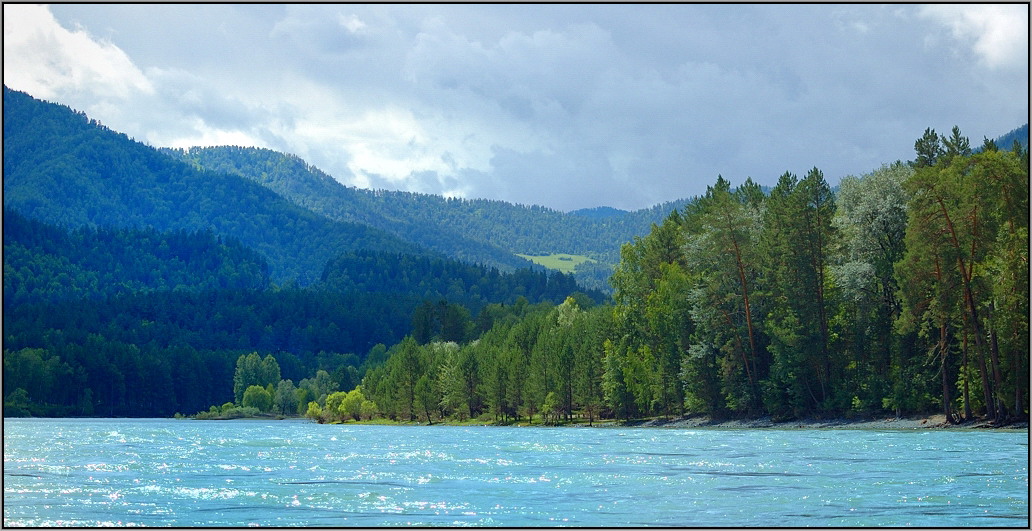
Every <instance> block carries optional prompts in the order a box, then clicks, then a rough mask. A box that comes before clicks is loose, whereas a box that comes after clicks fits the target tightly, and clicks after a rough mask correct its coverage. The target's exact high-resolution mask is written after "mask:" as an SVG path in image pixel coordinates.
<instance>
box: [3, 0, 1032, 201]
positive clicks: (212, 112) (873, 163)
mask: <svg viewBox="0 0 1032 531" xmlns="http://www.w3.org/2000/svg"><path fill="white" fill-rule="evenodd" d="M3 9H4V17H3V18H4V84H5V85H7V86H8V87H10V88H12V89H16V90H21V91H25V92H27V93H29V94H31V95H32V96H35V97H37V98H41V99H45V100H48V101H54V102H57V103H61V104H64V105H68V106H69V107H72V108H74V109H76V110H81V111H84V112H86V113H87V114H88V115H89V116H90V117H92V118H95V119H97V120H99V121H100V122H102V123H104V124H105V125H107V126H108V127H110V128H112V129H114V130H117V131H121V132H124V133H126V134H128V135H129V136H131V137H133V138H135V139H137V140H139V141H142V142H146V143H148V144H150V145H152V146H156V147H165V146H170V147H189V146H195V145H239V146H258V147H264V148H269V149H273V150H276V151H282V152H286V153H292V154H295V155H297V156H299V157H301V158H303V159H305V160H306V161H307V162H309V163H310V164H312V165H315V166H316V167H318V168H320V169H322V170H323V171H325V172H327V173H329V174H330V175H332V176H333V177H335V178H336V179H337V180H339V181H341V182H342V183H344V184H347V185H349V186H358V187H362V188H373V189H390V190H407V191H413V192H424V193H434V194H442V195H446V196H449V197H466V198H487V199H499V200H504V201H509V202H513V203H520V204H527V205H529V204H535V205H543V206H546V207H550V208H554V209H557V210H562V211H568V210H573V209H578V208H590V207H596V206H611V207H615V208H622V209H628V210H634V209H639V208H646V207H649V206H652V205H655V204H657V203H661V202H664V201H671V200H675V199H681V198H686V197H692V196H695V195H699V194H703V193H705V190H706V186H708V185H711V184H713V182H714V181H715V180H716V177H717V175H718V174H719V175H723V176H724V177H725V178H727V179H728V180H730V181H731V182H732V184H735V185H737V184H740V183H741V182H743V181H744V180H745V179H746V178H747V177H751V178H752V179H753V180H754V181H756V182H759V183H760V184H767V185H773V184H775V183H776V182H777V179H778V177H779V176H780V175H781V174H783V173H784V172H786V171H789V172H792V173H795V174H797V175H799V176H800V177H802V176H803V175H805V174H806V173H807V172H808V171H809V170H810V169H811V168H813V167H817V168H819V169H820V170H821V171H822V172H823V173H824V176H825V178H826V179H827V180H828V181H829V183H831V184H832V185H834V184H835V183H837V182H838V181H839V180H840V179H841V178H842V177H844V176H846V175H863V174H865V173H868V172H870V171H873V170H875V169H877V168H878V167H880V166H881V165H882V164H885V163H891V162H893V161H896V160H910V159H913V158H914V152H913V145H914V141H915V140H916V139H917V138H918V137H920V136H921V134H922V133H923V132H924V130H925V128H927V127H931V128H933V129H935V130H936V131H937V132H939V133H947V134H948V133H949V130H950V129H951V128H952V127H953V126H954V125H957V126H959V127H960V128H961V131H962V133H963V134H964V135H965V136H968V137H969V138H970V139H971V143H972V145H973V146H977V145H981V141H982V138H983V137H988V138H995V137H998V136H1000V135H1002V134H1004V133H1007V132H1009V131H1010V130H1012V129H1014V128H1016V127H1018V126H1020V125H1022V124H1024V123H1026V122H1028V115H1029V107H1028V104H1029V90H1028V79H1029V77H1028V76H1029V71H1028V66H1029V58H1028V50H1029V45H1028V34H1029V33H1028V20H1029V11H1028V10H1029V6H1028V4H1000V5H991V4H969V5H949V4H937V5H912V4H906V5H899V4H891V5H871V4H857V5H848V4H834V5H805V4H803V5H791V4H788V5H786V4H776V5H774V4H772V5H762V4H760V5H735V4H717V5H701V4H681V5H632V4H618V5H613V4H610V5H605V4H603V5H576V4H566V5H525V4H524V5H519V4H517V5H461V4H448V5H390V4H376V5H358V4H343V5H296V4H287V5H271V4H262V5H230V4H224V5H220V4H192V5H161V4H157V5H155V4H128V5H125V4H123V5H110V4H97V5H86V4H59V5H51V6H37V5H27V4H4V6H3Z"/></svg>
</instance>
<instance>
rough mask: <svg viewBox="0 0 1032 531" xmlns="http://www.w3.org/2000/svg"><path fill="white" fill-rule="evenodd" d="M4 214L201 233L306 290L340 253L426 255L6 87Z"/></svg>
mask: <svg viewBox="0 0 1032 531" xmlns="http://www.w3.org/2000/svg"><path fill="white" fill-rule="evenodd" d="M4 207H5V208H8V209H12V210H15V211H18V212H20V213H22V214H24V215H25V216H27V217H31V218H34V219H38V220H41V221H45V222H49V223H53V224H56V225H60V226H65V227H81V226H87V227H100V226H107V227H125V228H144V227H149V228H154V229H156V230H159V231H170V230H187V231H197V230H211V231H212V232H213V233H214V234H216V235H220V236H227V237H232V238H235V239H236V240H238V241H240V242H241V243H242V244H244V245H245V246H247V247H250V248H252V249H254V250H256V251H257V252H258V253H259V254H261V255H262V256H263V257H264V258H265V259H266V260H267V261H268V262H269V266H270V276H271V278H272V280H273V281H274V282H278V283H282V282H287V281H293V280H296V281H297V282H299V283H300V284H302V285H304V284H307V283H310V282H312V281H314V280H315V279H316V278H318V276H319V273H320V271H321V270H322V266H323V264H324V263H326V261H327V260H329V259H331V258H333V257H335V256H337V255H339V254H340V253H343V252H347V251H353V250H360V249H370V250H380V251H391V252H403V253H416V254H422V253H426V252H428V251H427V250H426V249H425V248H422V247H420V246H418V245H415V244H412V243H409V242H406V241H403V240H402V239H400V238H398V237H396V236H393V235H391V234H388V233H385V232H383V231H381V230H378V229H376V228H373V227H370V226H368V225H362V224H358V223H351V222H346V221H337V220H330V219H327V218H326V217H324V216H321V215H319V214H316V213H314V212H312V211H310V210H307V209H305V208H302V207H300V206H298V205H296V204H293V203H291V202H290V201H287V200H286V199H284V198H282V197H280V196H279V195H277V194H276V193H275V192H273V191H271V190H269V189H267V188H265V187H263V186H261V185H259V184H257V183H254V182H253V181H250V180H248V179H242V178H240V177H239V176H237V175H230V174H226V173H218V172H209V171H204V170H200V169H197V168H195V167H191V166H189V165H187V164H185V163H182V162H177V161H174V160H172V159H170V158H169V157H167V156H165V155H163V154H161V153H160V152H158V151H157V150H155V149H153V148H151V147H149V146H146V145H144V144H141V143H139V142H136V141H133V140H131V139H129V138H128V137H127V136H126V135H124V134H121V133H117V132H114V131H111V130H110V129H107V128H106V127H104V126H102V125H100V124H99V123H97V122H96V121H93V120H91V119H89V118H88V117H86V115H85V114H82V113H76V112H74V111H72V110H71V109H69V108H68V107H65V106H63V105H57V104H53V103H47V102H43V101H39V100H36V99H34V98H32V97H30V96H29V95H27V94H25V93H22V92H17V91H13V90H10V89H8V88H6V87H5V88H4Z"/></svg>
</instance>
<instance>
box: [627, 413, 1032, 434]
mask: <svg viewBox="0 0 1032 531" xmlns="http://www.w3.org/2000/svg"><path fill="white" fill-rule="evenodd" d="M607 425H609V426H614V427H616V426H621V427H656V428H724V429H734V428H774V429H847V430H917V429H1006V430H1024V431H1028V421H1027V420H1023V421H1018V422H1011V423H1007V424H1003V425H995V424H993V423H992V422H990V421H987V420H977V419H976V420H970V421H966V422H962V423H960V424H949V423H947V422H946V417H945V416H944V415H929V416H911V417H901V418H895V417H886V418H864V419H849V418H835V419H801V420H800V419H797V420H789V421H783V422H775V421H774V420H772V419H771V418H770V417H761V418H757V419H731V420H713V419H710V418H709V417H706V416H703V415H694V416H688V417H681V418H673V419H650V420H642V421H628V422H620V423H611V424H607Z"/></svg>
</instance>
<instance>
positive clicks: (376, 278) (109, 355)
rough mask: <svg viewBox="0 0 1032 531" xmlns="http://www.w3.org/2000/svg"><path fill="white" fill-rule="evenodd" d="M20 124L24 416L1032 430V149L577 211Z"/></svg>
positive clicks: (17, 98)
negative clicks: (580, 262)
mask: <svg viewBox="0 0 1032 531" xmlns="http://www.w3.org/2000/svg"><path fill="white" fill-rule="evenodd" d="M4 109H5V112H4V221H5V223H4V224H3V232H4V312H3V349H4V352H3V364H4V368H3V371H4V384H3V394H4V414H5V415H7V416H12V415H36V416H79V415H86V416H171V415H173V414H175V413H184V414H191V413H195V412H200V413H201V414H202V416H208V417H210V418H225V417H233V416H241V415H247V414H252V413H254V412H256V411H257V412H263V413H270V414H281V415H291V414H307V415H309V416H311V417H313V418H317V419H319V420H320V421H344V420H348V419H368V418H373V417H377V418H389V419H395V420H403V421H420V422H439V421H442V420H463V419H486V420H493V421H497V422H502V423H506V422H513V421H524V420H533V421H535V422H546V423H560V422H567V421H572V420H577V421H580V420H581V419H583V420H586V421H587V422H589V423H590V422H594V421H595V420H597V419H631V418H641V417H656V416H662V417H675V416H680V415H685V414H704V415H709V416H711V417H715V418H727V417H755V416H768V415H769V416H771V417H773V418H776V419H792V418H802V417H810V416H850V415H861V416H862V415H907V414H915V413H929V412H942V413H943V414H945V415H946V418H947V419H948V420H949V421H951V422H959V421H961V420H964V419H970V418H974V417H986V418H989V419H992V420H997V421H1004V420H1006V419H1009V418H1016V417H1027V415H1028V401H1029V394H1030V393H1029V385H1028V384H1029V350H1028V335H1029V330H1028V316H1029V307H1028V303H1029V288H1028V280H1029V270H1028V248H1029V244H1028V222H1029V212H1028V198H1029V187H1028V165H1029V162H1028V148H1027V126H1023V127H1024V128H1023V129H1018V130H1015V131H1013V132H1012V133H1009V134H1008V135H1009V136H1008V137H1007V138H1012V137H1013V138H1022V137H1021V132H1022V131H1024V137H1023V138H1025V140H1024V143H1021V142H1018V141H1014V143H1013V145H1012V146H1011V147H1010V148H1001V147H997V145H996V143H995V142H993V141H991V140H988V139H985V140H984V141H983V143H982V145H981V146H978V147H976V148H972V147H971V145H970V142H969V140H968V139H967V138H966V137H964V136H963V135H962V134H961V132H960V130H959V128H956V127H955V128H954V129H953V130H952V131H951V134H949V135H939V134H937V133H936V132H935V131H934V130H932V129H928V130H926V131H925V132H924V135H923V136H921V137H920V138H919V139H917V141H916V142H915V144H914V150H915V151H914V152H915V158H914V160H912V161H907V162H903V161H898V162H895V163H892V164H886V165H884V166H882V167H881V168H878V169H876V170H874V171H872V172H870V173H868V174H866V175H862V176H859V177H853V176H849V177H845V178H843V179H842V180H841V182H840V183H839V185H838V186H837V187H836V188H834V189H833V188H831V187H830V186H829V185H828V183H827V181H826V180H825V178H824V176H823V174H822V172H821V171H820V170H819V169H817V168H813V169H812V170H810V171H809V172H807V174H806V175H804V176H802V177H801V178H800V177H799V176H797V175H794V174H792V173H790V172H786V173H784V174H783V175H781V177H780V179H779V180H778V182H777V185H776V186H774V187H773V188H769V189H768V188H762V187H760V186H759V185H757V184H756V183H755V182H754V181H752V180H751V179H746V180H745V182H743V183H742V184H740V185H738V186H732V184H731V182H730V181H728V180H727V179H724V178H723V177H720V176H718V177H717V178H716V180H715V182H714V184H713V185H711V186H709V187H708V189H707V192H706V193H705V194H704V195H702V196H700V197H695V198H691V199H687V200H681V201H674V202H670V203H665V204H664V205H658V206H657V207H654V208H653V209H649V210H646V211H639V212H633V213H627V212H622V211H616V210H613V209H605V208H600V209H594V210H589V211H584V212H580V213H569V214H562V213H559V212H554V211H549V210H548V209H542V208H541V207H522V206H515V205H508V204H505V203H501V202H497V201H482V200H447V199H444V198H440V197H434V196H424V195H420V194H404V193H400V192H397V193H396V192H385V191H359V190H355V189H352V188H347V187H344V186H342V185H340V184H339V183H337V182H336V181H334V180H333V179H332V178H331V177H329V176H327V175H325V174H323V173H321V172H319V171H318V170H317V169H316V168H314V167H311V166H309V165H307V164H305V163H304V162H303V161H301V160H300V159H298V158H296V157H292V156H288V155H283V154H278V153H275V152H271V151H268V150H255V149H251V148H231V147H224V148H209V149H203V150H201V149H190V150H182V151H173V150H156V149H153V148H151V147H149V146H146V145H143V144H140V143H138V142H135V141H133V140H131V139H129V138H127V137H125V135H122V134H119V133H117V132H114V131H111V130H109V129H107V128H105V127H104V126H103V125H101V124H99V123H96V122H95V121H93V120H91V119H89V118H88V117H86V116H85V114H82V113H77V112H74V111H72V110H71V109H68V108H67V107H64V106H60V105H56V104H51V103H47V102H42V101H39V100H35V99H33V98H31V97H29V96H28V95H26V94H24V93H19V92H15V91H11V90H9V89H7V88H6V87H5V91H4ZM659 212H662V213H663V215H662V216H658V217H657V213H659ZM437 218H439V219H438V221H436V222H435V221H433V219H437ZM441 220H445V221H447V223H452V224H453V225H454V226H453V228H451V229H443V228H441V227H444V226H445V224H444V221H441ZM650 220H651V221H650ZM642 223H644V224H645V226H646V227H648V224H649V223H651V229H648V228H646V229H645V230H644V231H641V232H637V230H638V229H636V228H635V227H638V226H640V225H641V224H642ZM614 234H620V235H623V236H620V238H622V239H615V240H611V241H610V243H609V244H608V245H612V246H614V247H619V245H618V242H620V241H624V242H627V243H624V244H623V245H622V247H619V253H618V256H617V257H615V258H606V257H607V256H608V254H607V253H609V251H607V250H606V247H605V245H606V244H605V243H604V242H603V240H605V239H607V238H613V237H614V236H613V235H614ZM577 242H580V243H577ZM585 242H586V243H585ZM577 245H581V247H577ZM518 253H527V254H535V253H541V254H546V253H579V254H581V255H584V256H590V257H595V258H597V259H599V263H598V264H597V267H596V268H595V269H592V270H590V271H585V270H581V269H580V268H579V267H578V269H577V270H576V274H575V275H574V276H571V275H566V274H561V273H558V272H546V271H545V270H543V269H542V268H539V267H538V268H521V267H519V266H521V265H522V264H523V263H526V264H527V265H528V266H529V265H530V264H529V262H524V261H522V259H519V258H516V257H515V255H516V254H518ZM614 263H615V265H613V264H614ZM585 273H587V275H586V274H585ZM584 278H594V279H595V281H596V282H594V283H588V285H587V286H588V287H585V284H583V283H580V282H578V281H577V279H584ZM600 283H604V284H605V286H604V287H605V289H600V288H599V285H600Z"/></svg>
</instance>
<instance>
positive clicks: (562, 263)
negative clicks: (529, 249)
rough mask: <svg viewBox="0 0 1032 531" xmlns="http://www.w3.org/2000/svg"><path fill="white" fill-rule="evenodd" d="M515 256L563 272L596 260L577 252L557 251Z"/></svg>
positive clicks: (571, 271) (569, 271) (571, 270)
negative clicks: (555, 252) (537, 254)
mask: <svg viewBox="0 0 1032 531" xmlns="http://www.w3.org/2000/svg"><path fill="white" fill-rule="evenodd" d="M516 256H519V257H521V258H526V259H527V260H530V261H531V262H534V263H535V264H538V265H540V266H544V267H547V268H549V269H555V270H557V271H562V272H563V273H573V270H574V269H576V268H577V266H579V265H581V264H583V263H584V262H595V261H596V260H593V259H591V258H588V257H587V256H583V255H579V254H562V253H557V254H546V255H540V256H536V255H530V254H517V255H516Z"/></svg>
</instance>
